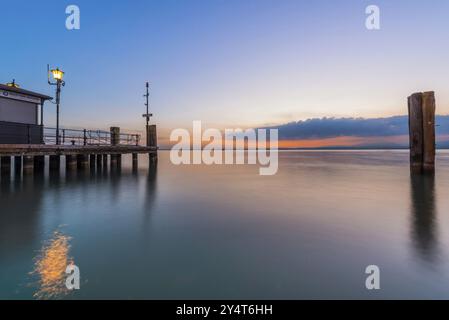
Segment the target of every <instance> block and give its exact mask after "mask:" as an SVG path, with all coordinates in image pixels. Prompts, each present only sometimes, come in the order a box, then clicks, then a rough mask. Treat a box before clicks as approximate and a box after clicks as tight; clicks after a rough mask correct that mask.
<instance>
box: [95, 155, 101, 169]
mask: <svg viewBox="0 0 449 320" xmlns="http://www.w3.org/2000/svg"><path fill="white" fill-rule="evenodd" d="M96 158H97V169H101V167H102V164H103V156H102V155H101V154H97V155H96Z"/></svg>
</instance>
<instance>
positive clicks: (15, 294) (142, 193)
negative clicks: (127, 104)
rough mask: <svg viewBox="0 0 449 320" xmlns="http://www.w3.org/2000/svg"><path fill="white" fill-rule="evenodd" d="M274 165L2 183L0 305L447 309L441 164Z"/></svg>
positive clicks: (316, 155)
mask: <svg viewBox="0 0 449 320" xmlns="http://www.w3.org/2000/svg"><path fill="white" fill-rule="evenodd" d="M279 157H280V158H279V171H278V173H277V175H274V176H260V175H259V174H258V166H254V165H241V166H205V165H197V166H193V165H192V166H174V165H172V164H171V163H170V161H169V153H168V152H166V151H162V152H160V158H159V164H158V166H157V168H154V167H153V168H149V166H148V161H147V158H146V156H141V158H140V161H139V169H138V170H137V172H136V171H134V172H133V170H132V169H131V162H130V160H131V159H130V158H127V157H125V158H124V159H123V168H122V170H121V172H110V171H108V172H103V171H100V172H90V170H89V169H87V171H83V172H74V173H68V174H65V172H64V171H62V173H61V174H51V175H49V174H45V175H43V176H39V175H34V176H33V177H29V176H28V177H27V176H25V177H22V178H18V179H15V178H14V177H13V178H6V177H2V178H1V193H0V206H1V207H0V298H2V299H47V298H58V299H60V298H65V299H109V298H112V299H131V298H136V299H240V298H242V299H302V298H307V299H313V298H351V299H352V298H449V152H445V151H443V152H439V154H438V156H437V161H438V166H437V171H436V175H435V177H432V176H411V175H410V172H409V167H408V153H407V152H405V151H329V152H323V151H308V152H296V151H295V152H280V154H279ZM71 262H73V263H74V264H76V265H77V266H78V267H79V268H80V273H81V289H80V290H78V291H76V292H71V293H69V294H67V292H65V286H64V281H65V280H64V279H65V277H66V275H65V274H64V270H65V267H66V266H67V264H68V263H71ZM371 264H375V265H377V266H379V268H380V272H381V277H380V279H381V280H380V285H381V290H378V291H368V290H366V288H365V279H366V277H367V275H365V268H366V266H368V265H371Z"/></svg>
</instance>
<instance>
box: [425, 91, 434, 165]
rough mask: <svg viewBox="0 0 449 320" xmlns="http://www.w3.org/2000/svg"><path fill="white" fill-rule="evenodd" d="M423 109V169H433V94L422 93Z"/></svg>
mask: <svg viewBox="0 0 449 320" xmlns="http://www.w3.org/2000/svg"><path fill="white" fill-rule="evenodd" d="M422 109H423V168H424V170H426V171H428V170H434V169H435V109H436V107H435V93H434V92H432V91H430V92H424V93H423V96H422Z"/></svg>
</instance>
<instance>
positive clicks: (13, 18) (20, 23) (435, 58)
mask: <svg viewBox="0 0 449 320" xmlns="http://www.w3.org/2000/svg"><path fill="white" fill-rule="evenodd" d="M69 4H76V5H78V6H79V7H80V9H81V30H75V31H68V30H67V29H66V28H65V19H66V14H65V8H66V6H67V5H69ZM369 4H376V5H378V6H379V7H380V9H381V30H379V31H368V30H367V29H366V28H365V18H366V15H365V7H366V6H367V5H369ZM448 15H449V2H448V1H445V0H433V1H421V0H416V1H405V0H395V1H392V0H390V1H357V0H341V1H331V0H329V1H323V0H317V1H307V2H306V1H299V0H277V1H275V0H183V1H181V0H178V1H175V0H158V1H149V0H145V1H144V0H133V1H124V0H115V1H105V0H97V1H92V0H91V1H78V0H74V1H70V2H69V1H60V0H59V1H56V0H45V1H39V2H35V1H20V2H17V1H5V0H1V11H0V28H1V30H3V32H2V50H0V58H1V61H2V63H1V69H0V70H1V72H0V82H3V83H4V82H8V81H10V80H11V79H12V78H15V79H16V80H17V82H18V83H19V84H21V85H22V87H23V88H26V89H30V90H35V91H39V92H43V93H48V94H52V92H53V89H54V88H50V87H49V86H48V85H47V84H46V73H45V72H46V70H45V68H46V64H47V63H50V64H51V65H53V66H59V67H60V68H62V69H63V70H64V71H65V72H66V78H65V79H66V81H67V86H66V87H65V88H64V91H63V106H62V124H63V125H65V126H69V127H70V126H77V127H91V128H97V127H100V128H107V127H109V126H110V125H119V126H121V127H123V128H127V129H136V130H141V129H142V128H143V125H144V123H143V119H142V118H141V114H142V113H143V112H144V106H143V97H142V94H143V93H144V83H145V81H147V80H149V81H151V82H152V92H151V105H152V111H153V113H154V114H155V118H154V121H155V122H157V124H158V125H159V127H160V128H161V133H162V136H164V135H166V133H164V132H169V130H170V129H172V128H176V127H187V128H189V127H190V126H191V123H192V120H202V121H203V122H204V123H205V125H207V126H211V127H212V126H215V127H219V128H223V127H236V126H240V127H250V126H265V125H276V124H282V123H287V122H291V121H297V120H305V119H308V118H320V117H325V116H327V117H388V116H392V115H401V114H405V113H406V97H407V96H408V95H409V94H411V93H412V92H415V91H426V90H435V91H436V95H437V104H438V105H437V108H438V109H437V110H438V113H440V114H448V113H449V83H448V80H447V75H448V74H449V60H448V59H447V52H449V42H448V41H447V30H449V19H447V16H448ZM4 30H9V31H8V32H4ZM53 109H54V107H53V106H52V105H48V108H47V113H46V122H47V124H51V123H52V122H54V121H53V120H54V112H53Z"/></svg>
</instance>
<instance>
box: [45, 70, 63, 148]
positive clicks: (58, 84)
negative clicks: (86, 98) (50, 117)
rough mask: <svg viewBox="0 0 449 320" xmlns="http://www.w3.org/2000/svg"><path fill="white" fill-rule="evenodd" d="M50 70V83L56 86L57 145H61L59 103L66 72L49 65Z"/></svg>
mask: <svg viewBox="0 0 449 320" xmlns="http://www.w3.org/2000/svg"><path fill="white" fill-rule="evenodd" d="M47 71H48V84H49V85H52V86H56V145H59V144H60V142H59V104H60V102H61V87H63V86H65V82H64V80H62V78H63V77H64V72H63V71H62V70H59V69H58V68H56V69H51V70H49V67H48V66H47ZM50 73H51V74H52V75H53V79H54V80H55V81H56V82H51V81H50Z"/></svg>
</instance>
